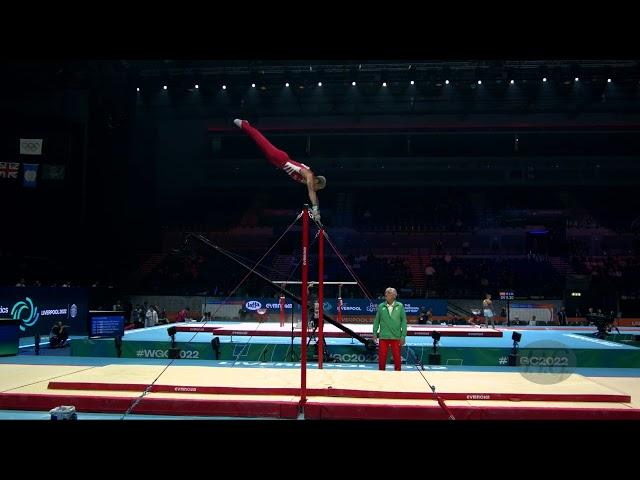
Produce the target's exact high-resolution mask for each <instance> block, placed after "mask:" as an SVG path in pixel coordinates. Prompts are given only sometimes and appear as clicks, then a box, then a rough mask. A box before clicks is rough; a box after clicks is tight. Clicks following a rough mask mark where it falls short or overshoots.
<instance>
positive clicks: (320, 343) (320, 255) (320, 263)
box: [318, 227, 324, 369]
mask: <svg viewBox="0 0 640 480" xmlns="http://www.w3.org/2000/svg"><path fill="white" fill-rule="evenodd" d="M318 250H319V251H318V277H319V278H318V368H319V369H322V361H323V360H324V333H323V330H324V318H323V313H324V227H321V228H320V237H319V238H318Z"/></svg>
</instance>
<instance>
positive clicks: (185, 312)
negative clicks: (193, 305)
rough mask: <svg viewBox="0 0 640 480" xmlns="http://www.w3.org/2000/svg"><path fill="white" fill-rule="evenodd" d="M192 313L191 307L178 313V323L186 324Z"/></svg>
mask: <svg viewBox="0 0 640 480" xmlns="http://www.w3.org/2000/svg"><path fill="white" fill-rule="evenodd" d="M190 313H191V310H190V309H189V307H185V308H183V309H182V310H180V311H179V312H178V315H177V316H176V322H185V321H186V319H187V318H188V317H189V315H190Z"/></svg>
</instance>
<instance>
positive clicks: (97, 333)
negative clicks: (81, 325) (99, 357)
mask: <svg viewBox="0 0 640 480" xmlns="http://www.w3.org/2000/svg"><path fill="white" fill-rule="evenodd" d="M123 335H124V312H113V311H109V312H101V311H95V310H91V311H89V338H116V337H122V336H123Z"/></svg>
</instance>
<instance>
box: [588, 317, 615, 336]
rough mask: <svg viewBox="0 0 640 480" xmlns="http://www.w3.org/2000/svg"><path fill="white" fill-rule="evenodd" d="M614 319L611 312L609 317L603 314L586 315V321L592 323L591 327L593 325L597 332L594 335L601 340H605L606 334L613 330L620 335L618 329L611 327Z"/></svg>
mask: <svg viewBox="0 0 640 480" xmlns="http://www.w3.org/2000/svg"><path fill="white" fill-rule="evenodd" d="M615 319H616V317H615V314H614V313H613V312H611V313H610V314H609V315H605V314H603V313H591V314H589V315H587V320H589V322H591V323H593V325H595V327H596V329H597V330H598V331H597V332H596V334H595V335H596V336H597V337H598V338H601V339H602V338H605V337H606V336H607V333H610V332H611V330H612V329H613V328H615V329H616V331H618V333H620V331H619V330H618V328H617V327H614V325H613V322H615Z"/></svg>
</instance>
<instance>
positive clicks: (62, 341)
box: [49, 321, 69, 348]
mask: <svg viewBox="0 0 640 480" xmlns="http://www.w3.org/2000/svg"><path fill="white" fill-rule="evenodd" d="M68 328H69V325H63V324H62V322H61V321H60V322H58V323H55V324H54V325H53V327H51V332H50V333H49V347H50V348H62V347H65V346H66V344H67V340H68V339H69V333H68Z"/></svg>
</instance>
